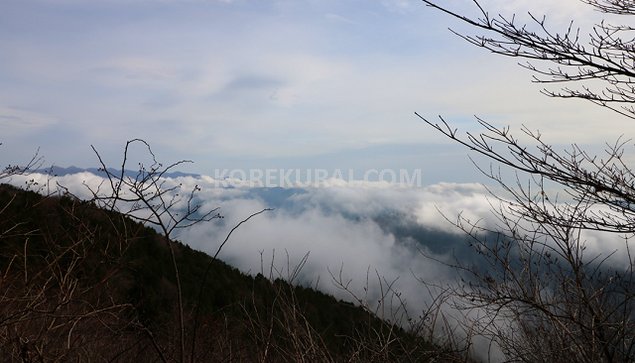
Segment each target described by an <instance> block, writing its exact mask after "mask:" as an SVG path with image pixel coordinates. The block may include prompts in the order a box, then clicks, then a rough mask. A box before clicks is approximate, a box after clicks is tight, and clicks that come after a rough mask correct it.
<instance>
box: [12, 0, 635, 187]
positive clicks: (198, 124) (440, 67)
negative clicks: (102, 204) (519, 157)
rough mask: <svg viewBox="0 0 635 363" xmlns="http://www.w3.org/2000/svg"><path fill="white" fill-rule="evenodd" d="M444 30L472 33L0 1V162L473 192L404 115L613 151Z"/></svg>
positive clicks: (193, 4)
mask: <svg viewBox="0 0 635 363" xmlns="http://www.w3.org/2000/svg"><path fill="white" fill-rule="evenodd" d="M447 4H449V6H451V7H452V8H453V9H456V10H457V11H460V12H462V13H466V14H477V13H476V12H475V10H476V9H475V7H474V5H473V3H472V2H471V1H467V0H452V1H449V2H447ZM483 4H484V6H485V7H486V8H487V9H490V11H491V12H493V13H494V12H497V11H500V12H502V13H503V14H511V13H518V14H519V16H521V17H522V15H523V14H525V13H526V12H527V11H529V10H531V11H534V12H535V13H538V14H542V13H546V14H548V15H549V17H548V19H549V20H550V22H551V23H552V24H553V25H554V27H555V28H556V29H563V27H564V26H566V25H567V24H568V23H567V22H568V21H569V20H570V18H573V17H575V18H576V20H579V21H580V23H581V24H585V22H588V21H590V20H592V19H595V18H597V16H598V14H595V13H594V12H593V11H590V10H589V9H588V7H587V6H584V5H583V4H581V3H580V2H578V1H575V0H563V1H558V2H553V1H546V0H540V1H522V0H514V1H502V0H489V1H483ZM448 27H452V28H453V29H456V30H459V31H461V32H468V33H469V32H472V30H470V29H469V28H466V27H465V26H464V25H462V24H460V23H459V22H457V21H456V20H454V19H451V18H450V17H448V16H445V15H443V14H441V13H439V12H438V11H435V10H433V9H431V8H428V7H426V6H424V5H423V4H422V3H420V2H419V1H407V0H372V1H361V0H258V1H256V0H107V1H106V0H90V1H84V0H24V1H16V0H4V1H3V2H2V11H1V12H0V49H2V52H1V53H0V141H1V142H2V143H3V145H2V146H1V153H0V162H2V163H3V164H5V165H6V164H19V163H21V162H24V161H25V160H27V159H28V158H29V156H30V155H31V154H32V153H33V152H34V151H35V150H37V149H38V148H39V150H40V154H41V155H42V156H44V157H45V160H46V163H47V164H48V165H50V164H54V165H58V166H71V165H74V166H79V167H92V166H96V158H95V155H94V154H93V153H92V150H91V149H90V145H94V146H95V147H96V148H97V149H98V150H99V151H100V153H101V154H102V156H104V158H105V159H106V161H107V162H108V163H109V164H114V165H117V164H118V163H119V159H120V156H121V153H122V150H123V146H124V144H125V142H126V140H129V139H132V138H143V139H145V140H147V141H148V142H149V143H150V144H151V145H152V146H153V148H154V150H155V152H156V154H157V157H158V158H159V159H160V160H161V161H163V162H166V163H167V162H172V161H176V160H181V159H189V160H193V161H194V163H193V164H191V165H190V164H188V165H185V166H183V169H184V170H183V171H187V172H195V173H199V174H206V175H213V174H214V172H215V171H216V170H218V169H235V168H239V169H243V170H245V169H250V168H326V169H328V170H333V169H334V168H341V169H354V170H357V171H364V170H369V169H373V168H376V169H378V170H381V169H385V168H392V169H401V168H404V169H408V170H421V171H422V174H423V179H424V182H425V183H426V184H430V183H436V182H473V181H478V180H480V179H479V176H478V173H477V172H476V171H475V169H474V167H473V166H472V165H471V164H470V162H469V160H468V159H467V156H466V155H467V152H466V151H465V150H464V149H463V148H461V147H459V146H457V145H452V144H451V143H450V142H449V141H448V140H445V139H444V138H443V137H442V136H441V135H439V134H438V133H436V132H434V130H432V129H431V128H430V127H428V126H426V125H425V124H424V123H423V122H421V120H419V119H418V118H417V117H416V116H415V115H414V112H419V113H420V114H422V115H424V116H425V117H429V118H434V117H436V116H437V115H443V116H444V117H445V118H446V119H448V120H449V121H450V122H451V123H452V124H453V125H455V126H456V127H458V128H459V129H460V130H466V131H476V130H478V127H477V125H476V122H475V120H474V117H473V116H474V115H478V116H479V117H482V118H484V119H486V120H488V121H490V122H493V123H494V124H496V125H500V126H505V125H510V126H511V127H512V129H519V128H520V127H521V125H527V126H528V127H529V128H531V129H539V130H540V131H542V132H543V134H544V135H545V137H546V140H547V141H550V142H554V143H563V144H569V143H572V142H576V143H580V144H583V145H600V144H601V143H603V142H604V141H606V140H609V141H612V140H614V139H615V138H617V137H618V136H619V135H621V134H627V135H628V134H629V133H630V131H629V128H631V127H633V126H631V125H629V123H628V122H625V121H624V120H623V119H621V118H620V117H619V116H617V115H615V114H612V113H610V112H607V111H604V110H601V109H598V108H597V107H594V106H592V105H587V104H586V103H584V102H581V101H563V100H554V99H549V98H547V97H545V96H542V95H540V94H539V92H538V91H539V89H540V88H539V86H537V85H534V84H532V83H531V82H530V74H528V73H527V72H526V71H524V70H523V69H521V68H520V67H518V66H517V64H516V63H517V60H514V59H506V58H500V57H496V56H493V55H491V54H488V53H487V52H486V51H484V50H482V49H477V48H474V47H472V46H470V45H468V44H467V43H466V42H464V41H463V40H461V39H459V38H458V37H457V36H455V35H453V34H452V33H451V32H450V31H449V30H448ZM631 124H632V123H631Z"/></svg>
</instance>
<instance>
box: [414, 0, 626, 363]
mask: <svg viewBox="0 0 635 363" xmlns="http://www.w3.org/2000/svg"><path fill="white" fill-rule="evenodd" d="M423 2H424V3H425V4H426V5H428V6H430V7H432V8H435V9H437V10H440V11H442V12H444V13H446V14H448V15H450V16H452V17H455V18H457V19H460V20H461V21H463V22H464V23H467V24H469V25H471V26H473V27H474V28H475V29H476V30H477V31H479V32H480V33H479V34H478V35H466V34H459V33H456V34H457V35H458V36H460V37H462V38H463V39H465V40H466V41H467V42H469V43H470V44H472V45H475V46H478V47H481V48H484V49H487V50H489V51H491V52H492V53H495V54H498V55H504V56H509V57H516V58H519V59H521V60H522V61H523V63H521V66H523V67H525V68H527V69H529V70H531V71H532V72H533V73H534V78H533V81H534V82H538V83H543V84H545V87H547V88H545V89H544V90H543V93H544V94H546V95H547V96H550V97H558V98H565V99H566V98H578V99H584V100H588V101H590V102H593V103H594V104H597V105H599V106H602V107H607V108H609V109H611V110H613V111H615V112H617V113H618V114H619V115H622V116H625V117H627V118H631V119H633V118H635V108H634V107H633V102H634V101H635V78H634V77H635V40H634V38H633V31H634V30H635V28H633V27H632V26H630V25H629V24H628V23H627V22H626V21H627V20H628V18H625V17H624V16H628V15H633V16H635V2H633V1H616V0H604V1H602V0H584V1H583V2H584V3H586V4H588V5H589V6H592V7H594V8H595V9H596V10H598V11H599V12H601V13H603V14H615V15H621V16H622V19H624V20H625V23H624V24H611V23H609V22H608V21H600V22H599V23H598V24H596V25H594V26H592V27H591V29H589V30H587V31H586V32H585V31H583V30H582V29H579V28H577V27H576V26H575V23H574V22H573V21H572V22H571V23H570V24H569V26H568V27H567V28H566V29H564V31H562V32H558V31H555V30H554V29H552V28H551V27H550V26H549V24H548V22H547V17H545V16H540V17H538V16H535V15H533V14H529V15H530V18H529V19H530V23H527V24H525V23H519V22H518V20H517V18H516V17H515V16H514V15H513V14H512V15H502V14H497V15H491V14H490V13H489V12H488V11H487V10H486V9H485V8H484V7H483V6H482V5H481V4H479V2H477V1H473V4H474V6H475V10H476V11H477V12H478V13H479V15H478V16H477V17H474V18H473V17H469V16H467V15H463V14H461V13H459V12H457V11H454V10H452V9H450V8H448V7H447V5H445V4H444V5H441V3H440V2H435V1H426V0H424V1H423ZM554 86H558V88H557V89H553V87H554ZM416 115H417V116H418V117H420V118H421V119H422V120H423V121H425V122H426V123H427V124H429V125H430V126H432V127H433V128H434V129H436V130H437V131H439V132H440V133H441V134H443V135H445V136H446V137H448V138H450V139H452V140H454V141H456V142H458V143H460V144H462V145H464V146H465V147H467V148H468V149H469V150H471V151H472V152H476V153H478V154H480V155H483V156H485V157H486V159H488V160H490V161H491V164H490V166H489V167H483V166H477V167H478V168H479V169H480V170H481V171H482V172H483V173H485V174H486V175H487V176H488V177H490V178H491V179H492V180H494V181H495V182H497V184H498V185H499V186H500V188H499V190H502V192H498V193H497V194H495V195H494V196H495V197H496V198H497V199H495V200H497V201H498V202H493V203H492V205H493V207H494V210H493V212H494V215H495V216H496V217H497V224H496V226H494V227H492V226H491V225H489V226H487V225H485V224H483V223H479V222H478V221H471V220H467V219H465V218H462V217H461V216H459V218H458V219H457V220H456V221H455V222H454V223H455V224H456V225H457V226H459V227H460V228H462V229H463V230H464V231H465V232H466V233H467V234H468V235H469V236H470V237H471V239H470V240H471V243H472V245H473V246H474V248H475V251H476V252H477V254H478V255H479V256H482V257H484V260H485V261H486V265H485V266H486V267H480V268H478V267H473V266H470V265H468V264H466V263H463V262H461V261H457V262H456V263H455V264H452V266H453V267H455V268H457V270H458V271H459V272H460V275H461V279H460V281H459V283H458V284H457V286H456V287H452V288H449V289H450V290H451V294H450V295H451V296H453V297H454V298H455V299H454V300H453V301H454V303H455V304H456V305H455V306H456V307H459V308H460V309H463V310H466V311H471V312H473V314H467V316H472V317H474V316H478V318H471V319H468V321H466V322H465V324H466V325H469V326H470V328H472V329H476V330H477V332H478V334H480V335H484V336H486V337H488V338H489V339H491V341H492V342H493V343H495V344H496V345H498V347H500V349H501V350H502V352H503V354H504V355H505V358H506V359H508V360H511V361H569V360H573V361H579V362H601V361H604V362H613V361H632V360H635V322H634V319H635V279H634V277H635V276H634V275H633V272H634V267H635V260H634V259H633V257H632V256H631V254H630V249H629V247H630V246H629V243H630V241H631V239H632V238H633V235H634V234H635V174H634V172H633V165H631V164H630V163H629V160H628V157H627V154H626V153H627V152H629V151H630V148H631V147H632V145H631V140H628V139H625V138H620V139H618V140H617V141H615V142H613V143H608V144H606V148H605V153H604V154H603V155H592V154H590V153H589V152H587V151H585V150H584V149H583V148H582V147H580V146H578V145H575V144H574V145H572V146H571V147H570V148H569V149H568V150H564V151H560V150H558V149H557V148H556V147H554V146H553V145H550V144H548V143H546V142H544V141H543V140H542V137H541V134H540V133H539V132H537V131H531V130H530V129H529V128H523V129H522V130H521V133H523V134H524V135H525V136H528V137H529V139H530V140H531V141H530V142H528V143H523V142H521V141H519V139H518V138H516V137H515V136H514V135H513V133H512V131H511V130H510V128H509V127H496V126H494V125H492V124H490V123H488V122H487V121H485V120H483V119H480V118H479V119H477V121H478V123H479V124H480V125H481V126H482V127H483V129H484V131H482V132H481V133H479V134H471V133H465V134H464V133H461V132H459V131H458V130H457V129H454V128H453V127H452V126H450V123H448V122H447V121H446V120H445V119H444V118H443V117H439V121H433V120H431V119H429V118H427V117H424V116H422V115H420V114H418V113H417V114H416ZM501 168H502V169H505V168H509V169H511V170H513V171H514V172H515V178H513V179H512V180H511V181H510V180H509V178H506V177H504V173H503V172H501ZM589 233H600V234H601V236H602V239H603V240H605V241H606V243H608V241H609V240H615V239H616V238H622V239H623V245H622V246H621V247H620V248H617V249H615V250H614V251H613V252H612V253H604V254H601V253H599V252H590V251H589V249H588V241H587V238H588V236H589ZM618 262H619V263H618ZM446 291H447V290H446ZM477 312H485V314H480V315H477V314H476V313H477Z"/></svg>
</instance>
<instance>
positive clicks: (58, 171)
mask: <svg viewBox="0 0 635 363" xmlns="http://www.w3.org/2000/svg"><path fill="white" fill-rule="evenodd" d="M108 171H109V172H110V173H112V174H115V175H119V173H121V170H117V169H114V168H108ZM34 172H36V173H41V174H48V175H53V176H64V175H71V174H77V173H83V172H88V173H91V174H95V175H98V176H106V173H105V172H104V171H103V170H101V169H99V168H78V167H76V166H69V167H66V168H65V167H61V166H55V165H54V166H51V167H49V168H40V169H36V170H34ZM137 174H138V171H137V170H126V171H125V172H124V175H126V176H131V177H134V176H136V175H137ZM165 176H166V177H168V178H177V177H183V176H191V177H200V174H193V173H183V172H180V171H173V172H169V173H166V174H165Z"/></svg>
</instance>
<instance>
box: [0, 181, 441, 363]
mask: <svg viewBox="0 0 635 363" xmlns="http://www.w3.org/2000/svg"><path fill="white" fill-rule="evenodd" d="M168 243H172V244H173V247H175V250H176V256H177V264H178V266H179V270H180V277H181V285H182V292H183V299H184V311H185V323H184V325H185V329H186V339H185V340H186V341H185V343H186V344H185V345H186V351H187V352H186V357H188V358H189V359H190V360H191V361H196V362H198V361H231V362H251V361H263V362H264V361H267V362H269V361H272V362H277V361H308V362H314V361H351V362H354V361H364V362H369V361H378V362H379V361H381V362H384V361H426V360H428V359H431V358H437V359H438V358H439V357H442V356H443V357H445V358H447V359H450V358H452V355H451V354H450V355H444V352H443V350H442V349H440V348H439V347H435V346H433V345H431V344H428V343H426V342H425V341H423V340H422V339H420V338H418V337H416V336H414V335H411V334H408V333H407V332H406V331H404V330H402V329H400V328H398V327H396V326H393V325H390V324H388V323H386V322H383V321H381V320H380V319H378V318H377V317H375V316H374V315H372V314H370V313H369V312H367V311H365V310H364V309H362V308H360V307H356V306H353V305H352V304H350V303H346V302H342V301H337V300H336V299H334V298H333V297H331V296H328V295H325V294H323V293H320V292H318V291H315V290H312V289H309V288H304V287H294V286H291V285H289V284H287V283H286V282H285V281H283V280H280V279H277V280H274V281H271V280H269V279H266V278H264V277H263V276H262V275H258V276H256V277H251V276H247V275H245V274H243V273H241V272H240V271H238V270H236V269H234V268H232V267H230V266H228V265H226V264H224V263H223V262H221V261H218V260H213V259H212V258H211V257H210V256H208V255H206V254H204V253H202V252H199V251H195V250H192V249H191V248H189V247H188V246H185V245H183V244H180V243H178V242H168V241H166V240H165V238H163V237H162V236H161V235H159V234H158V233H156V232H155V231H154V230H153V229H150V228H147V227H144V226H143V225H141V224H139V223H137V222H134V221H132V220H131V219H129V218H127V217H125V216H123V215H121V214H118V213H116V212H109V211H105V210H102V209H99V208H97V207H95V206H94V205H92V204H91V203H89V202H85V201H80V200H77V199H74V198H71V197H54V196H42V195H39V194H36V193H33V192H28V191H23V190H20V189H17V188H15V187H12V186H9V185H0V273H1V276H2V279H1V280H0V291H2V292H3V293H2V295H1V296H0V356H1V357H3V360H5V361H27V362H28V361H34V362H35V361H70V360H79V361H130V360H133V359H134V360H137V361H141V362H145V361H178V360H179V359H180V357H179V354H177V353H178V352H177V351H178V347H179V346H180V342H179V334H177V331H178V329H179V325H178V319H177V317H178V314H177V308H178V306H177V304H176V301H177V289H176V281H175V274H174V271H173V269H172V264H171V262H170V256H169V250H168V248H167V244H168Z"/></svg>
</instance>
